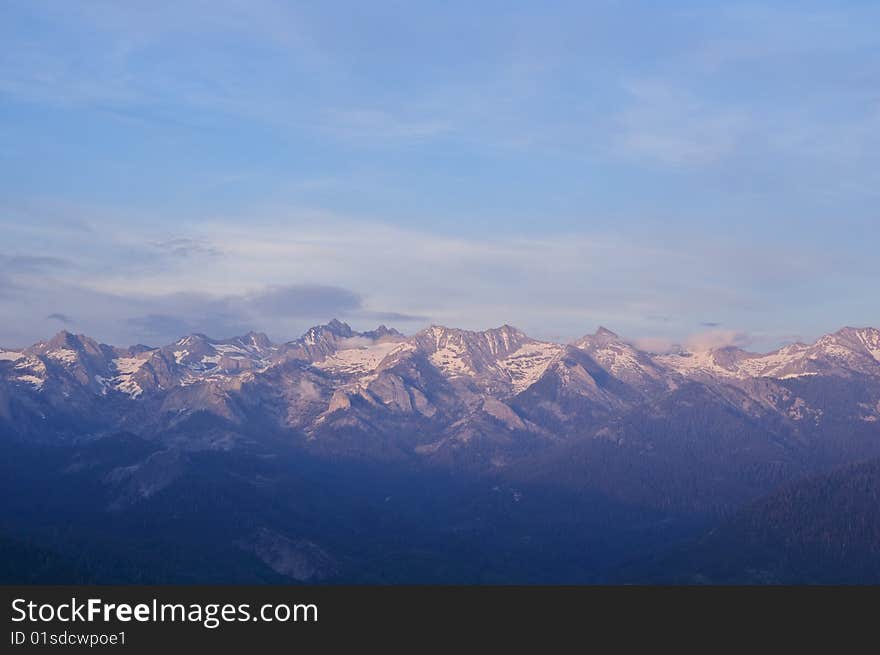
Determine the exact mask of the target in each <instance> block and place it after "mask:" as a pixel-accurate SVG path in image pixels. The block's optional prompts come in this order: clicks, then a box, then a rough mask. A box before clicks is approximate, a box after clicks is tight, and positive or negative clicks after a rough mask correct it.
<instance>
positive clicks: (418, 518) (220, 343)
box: [0, 320, 880, 584]
mask: <svg viewBox="0 0 880 655" xmlns="http://www.w3.org/2000/svg"><path fill="white" fill-rule="evenodd" d="M0 448H2V451H3V452H2V457H0V462H2V464H0V466H2V467H3V471H2V475H0V485H2V488H0V493H2V496H3V498H4V502H3V504H2V507H0V553H2V555H3V556H2V564H0V567H2V568H0V579H2V580H3V581H4V582H50V583H65V582H97V583H116V582H123V583H125V582H134V583H167V582H172V583H188V582H227V583H254V582H256V583H290V582H305V583H392V584H394V583H617V582H627V583H628V582H657V581H660V582H725V583H726V582H737V583H742V582H762V583H766V582H769V583H791V582H794V583H797V582H811V581H822V582H849V581H856V582H880V549H878V547H877V543H878V541H877V539H878V535H880V513H878V511H877V507H878V504H877V501H878V497H880V486H878V483H877V480H878V478H877V475H876V472H877V470H878V464H877V461H880V330H876V329H873V328H863V329H857V328H844V329H842V330H840V331H838V332H835V333H833V334H829V335H826V336H824V337H822V338H820V339H819V340H817V341H816V342H815V343H811V344H803V343H796V344H792V345H788V346H785V347H783V348H781V349H780V350H777V351H775V352H772V353H769V354H756V353H750V352H746V351H744V350H741V349H738V348H734V347H727V348H719V349H710V350H706V351H703V352H687V351H684V350H680V351H676V352H673V353H664V354H654V353H648V352H644V351H642V350H639V349H637V348H636V347H634V346H633V345H631V344H630V343H629V342H627V341H626V340H624V339H621V338H620V337H618V336H617V335H615V334H614V333H613V332H611V331H609V330H607V329H604V328H600V329H599V330H598V331H597V332H595V333H594V334H588V335H586V336H584V337H583V338H581V339H579V340H577V341H575V342H573V343H570V344H558V343H550V342H545V341H540V340H536V339H533V338H530V337H529V336H527V335H525V334H523V333H522V332H520V331H519V330H517V329H515V328H513V327H511V326H508V325H504V326H502V327H499V328H495V329H490V330H486V331H484V332H474V331H467V330H460V329H453V328H446V327H441V326H432V327H429V328H427V329H425V330H422V331H420V332H418V333H416V334H414V335H412V336H404V335H403V334H401V333H400V332H398V331H396V330H394V329H390V328H386V327H384V326H380V327H379V328H377V329H375V330H372V331H369V332H356V331H354V330H352V329H351V328H350V327H349V326H348V325H347V324H345V323H342V322H339V321H337V320H333V321H331V322H329V323H328V324H326V325H321V326H318V327H314V328H312V329H310V330H308V332H306V333H305V334H304V335H303V336H302V337H300V338H298V339H296V340H294V341H290V342H287V343H273V342H272V341H270V339H269V338H267V337H266V336H265V335H263V334H260V333H254V332H251V333H248V334H246V335H244V336H240V337H235V338H231V339H223V340H218V339H212V338H209V337H207V336H205V335H202V334H191V335H189V336H186V337H184V338H181V339H180V340H179V341H177V342H175V343H173V344H170V345H167V346H163V347H147V346H143V345H137V346H132V347H127V348H119V347H114V346H108V345H105V344H102V343H98V342H97V341H95V340H93V339H91V338H89V337H87V336H84V335H75V334H71V333H68V332H61V333H60V334H58V335H56V336H55V337H54V338H52V339H51V340H49V341H45V342H40V343H37V344H35V345H33V346H31V347H29V348H25V349H0ZM875 459H876V461H871V460H875Z"/></svg>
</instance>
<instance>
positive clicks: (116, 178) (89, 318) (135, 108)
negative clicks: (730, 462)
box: [0, 0, 880, 349]
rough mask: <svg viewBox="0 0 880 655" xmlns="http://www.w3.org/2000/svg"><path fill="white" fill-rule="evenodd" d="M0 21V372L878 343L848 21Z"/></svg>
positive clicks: (211, 5) (613, 14)
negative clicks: (438, 344) (155, 356)
mask: <svg viewBox="0 0 880 655" xmlns="http://www.w3.org/2000/svg"><path fill="white" fill-rule="evenodd" d="M3 4H4V8H3V14H4V18H3V20H2V21H0V39H2V42H3V43H4V48H3V49H2V52H0V230H2V234H3V235H4V238H3V239H2V242H0V315H2V316H3V317H4V320H3V321H2V325H0V343H3V344H6V345H10V346H12V345H22V344H26V343H30V342H32V341H34V340H36V339H38V338H42V337H45V336H46V335H48V334H51V333H52V332H54V331H57V330H58V329H60V328H62V327H66V328H67V329H72V330H76V331H81V332H86V333H89V334H92V335H94V336H96V337H99V338H101V339H104V340H106V341H110V342H113V343H132V342H146V343H160V342H163V341H166V340H170V339H173V338H175V337H177V336H179V335H180V333H181V332H186V331H203V332H207V333H209V334H212V335H215V336H228V335H230V334H232V333H234V332H237V331H239V330H244V329H249V328H258V329H263V330H265V331H267V332H268V333H269V334H270V336H272V337H274V338H276V339H282V338H292V337H293V336H296V335H298V334H299V333H301V332H302V331H303V330H304V329H305V328H306V327H307V326H308V325H311V324H313V323H316V322H323V321H325V320H327V319H329V318H331V317H333V316H338V317H340V318H342V319H345V320H348V321H349V322H350V323H351V324H352V325H353V326H355V327H360V328H367V327H369V326H373V325H375V324H376V323H378V322H385V323H389V324H394V325H396V326H397V327H399V328H400V329H402V330H404V331H406V332H412V331H415V330H417V329H419V328H421V327H423V326H425V325H427V324H429V323H434V322H436V323H444V324H450V325H455V326H460V327H469V328H485V327H490V326H494V325H499V324H501V323H505V322H506V323H512V324H514V325H517V326H518V327H521V328H522V329H524V330H526V331H527V332H529V333H532V334H535V335H536V336H540V337H546V338H554V339H560V340H565V339H570V338H574V337H576V336H579V335H581V334H583V333H586V332H590V331H593V330H594V329H595V328H596V327H597V326H598V325H600V324H604V325H607V326H608V327H610V328H612V329H614V330H615V331H617V332H619V333H621V334H623V335H625V336H628V337H631V338H633V339H637V340H641V342H642V343H645V344H651V345H652V346H654V347H656V348H660V347H663V345H664V344H669V343H673V342H680V343H688V342H693V343H697V342H699V343H705V342H707V341H708V342H711V343H737V344H740V345H744V346H749V347H752V348H756V349H767V348H769V347H772V346H774V345H777V344H778V343H781V342H783V341H787V340H790V339H794V338H811V337H813V336H816V335H818V334H820V333H822V332H826V331H830V330H833V329H836V328H838V327H840V326H842V325H845V324H855V325H867V324H873V325H880V304H878V301H877V292H876V285H877V282H876V281H877V279H878V276H880V261H878V260H880V258H878V257H877V227H878V225H880V217H878V210H877V207H878V200H880V36H878V32H877V30H876V26H877V25H878V24H880V5H877V3H872V2H833V3H832V2H824V3H817V2H771V3H735V2H724V3H714V2H675V3H657V2H612V1H608V2H532V3H525V2H481V3H473V2H444V3H419V2H378V1H377V2H371V3H363V2H352V3H347V2H308V3H306V2H302V3H286V2H268V1H253V0H251V1H247V2H245V1H243V0H242V1H231V0H230V1H226V0H212V1H211V2H207V1H205V2H188V1H177V2H173V3H164V2H155V1H154V2H137V1H131V2H125V3H118V2H109V1H108V2H99V1H95V2H69V3H58V2H39V1H35V0H28V1H16V0H6V1H5V2H4V3H3Z"/></svg>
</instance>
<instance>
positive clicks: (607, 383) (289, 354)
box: [0, 319, 880, 465]
mask: <svg viewBox="0 0 880 655" xmlns="http://www.w3.org/2000/svg"><path fill="white" fill-rule="evenodd" d="M853 379H858V380H867V381H870V384H869V385H868V386H871V385H873V384H877V383H880V331H878V330H876V329H874V328H862V329H856V328H844V329H842V330H840V331H838V332H835V333H833V334H829V335H826V336H823V337H821V338H820V339H818V340H817V341H816V342H815V343H813V344H793V345H790V346H785V347H783V348H781V349H779V350H777V351H774V352H772V353H769V354H766V355H760V354H754V353H749V352H746V351H744V350H741V349H739V348H733V347H726V348H716V349H710V350H707V351H704V352H678V353H673V354H661V355H655V354H651V353H648V352H645V351H642V350H639V349H637V348H636V347H635V346H633V345H632V344H630V343H629V342H627V341H626V340H624V339H621V338H620V337H619V336H617V335H616V334H615V333H613V332H611V331H610V330H608V329H606V328H600V329H599V330H597V331H596V332H595V333H594V334H588V335H586V336H584V337H582V338H580V339H578V340H575V341H574V342H573V343H570V344H559V343H552V342H546V341H540V340H537V339H533V338H531V337H529V336H527V335H526V334H524V333H523V332H521V331H520V330H517V329H516V328H514V327H512V326H510V325H503V326H501V327H499V328H493V329H489V330H485V331H470V330H461V329H456V328H448V327H444V326H439V325H434V326H431V327H428V328H426V329H424V330H421V331H419V332H417V333H416V334H414V335H412V336H405V335H403V334H401V333H400V332H398V331H397V330H394V329H391V328H387V327H385V326H380V327H379V328H377V329H376V330H372V331H369V332H357V331H355V330H353V329H352V328H351V327H350V326H349V325H347V324H346V323H343V322H341V321H338V320H335V319H334V320H333V321H330V322H329V323H327V324H325V325H319V326H316V327H313V328H311V329H309V330H308V331H307V332H306V333H305V334H304V335H303V336H301V337H299V338H298V339H295V340H292V341H289V342H286V343H280V344H276V343H273V342H272V341H270V340H269V338H268V337H267V336H266V335H265V334H262V333H258V332H249V333H247V334H245V335H242V336H239V337H233V338H230V339H212V338H209V337H207V336H205V335H203V334H191V335H189V336H186V337H183V338H181V339H179V340H178V341H176V342H174V343H173V344H169V345H166V346H162V347H157V348H151V347H146V346H142V345H138V346H132V347H128V348H118V347H114V346H108V345H105V344H100V343H98V342H96V341H95V340H93V339H91V338H89V337H87V336H85V335H74V334H71V333H69V332H66V331H62V332H60V333H59V334H57V335H56V336H55V337H53V338H52V339H50V340H49V341H45V342H39V343H37V344H35V345H33V346H31V347H30V348H27V349H24V350H21V351H10V350H2V351H0V421H2V420H3V419H4V418H5V419H7V421H9V420H10V419H11V418H13V416H15V417H17V421H16V422H15V424H14V425H11V426H10V428H9V430H10V431H11V432H13V433H16V432H17V433H20V435H21V436H22V437H23V438H26V437H25V435H26V434H27V433H28V432H29V431H31V430H29V427H28V426H30V427H32V428H35V430H32V431H35V432H38V433H40V436H41V438H46V435H45V430H43V427H44V426H43V425H42V423H43V421H44V420H45V419H42V418H40V417H45V416H49V415H50V414H52V413H59V412H60V413H62V414H64V415H67V416H69V415H70V414H71V413H73V414H76V413H77V412H81V413H84V414H88V418H89V420H90V421H97V422H98V423H99V424H103V426H104V429H105V430H106V429H117V428H120V427H125V429H134V430H135V431H138V432H143V431H152V432H161V431H162V430H165V429H167V428H168V427H169V426H172V425H176V424H179V423H180V422H181V421H183V420H184V419H186V417H188V416H192V415H194V414H197V413H206V414H209V415H213V416H216V417H218V418H220V419H223V420H224V421H227V422H228V423H229V424H230V425H233V426H235V425H238V426H243V425H246V424H248V423H249V422H252V421H253V420H254V417H255V416H256V415H259V418H260V421H261V422H262V423H263V424H264V425H265V424H266V423H267V422H268V423H269V424H271V425H273V426H274V428H277V429H279V430H296V431H298V432H300V433H302V434H303V436H304V437H305V438H306V439H307V440H308V441H310V442H312V443H313V444H314V445H315V446H316V447H320V446H321V444H322V436H323V437H324V439H326V438H327V435H328V434H330V435H332V439H330V441H338V440H339V437H340V435H341V434H348V435H349V437H347V438H346V441H348V442H349V443H348V446H351V447H355V448H360V447H361V446H364V445H365V444H366V443H368V442H369V439H365V440H364V439H362V440H361V441H360V442H359V441H358V440H357V438H356V437H355V436H353V435H354V434H355V433H358V432H360V433H363V434H367V435H371V437H372V438H379V437H381V438H383V439H384V438H386V437H388V438H390V436H391V435H392V434H402V433H406V434H409V435H410V437H409V439H408V441H406V442H399V443H397V444H396V446H395V448H397V449H403V450H404V451H406V452H408V453H412V454H417V455H418V456H420V457H428V458H430V457H433V456H438V455H439V454H442V453H446V454H450V453H451V452H461V451H464V450H472V451H474V452H473V453H472V455H473V456H474V457H477V459H479V460H481V461H483V463H484V464H487V465H491V462H492V461H495V463H496V465H501V464H502V462H504V461H506V460H507V459H509V458H508V457H507V454H508V453H507V452H505V451H506V450H508V449H506V448H505V446H504V443H509V445H511V446H512V447H513V449H514V450H515V449H516V448H515V445H516V444H518V445H520V446H523V445H525V443H526V442H529V441H531V442H534V443H532V444H531V445H529V446H528V447H529V448H531V447H533V446H540V445H541V444H547V443H550V442H554V441H560V440H563V441H564V440H566V439H571V438H574V437H583V436H591V435H592V436H596V435H602V434H604V435H606V437H607V436H608V435H609V434H614V433H615V431H617V430H619V426H620V424H621V422H625V418H626V417H628V416H632V415H633V413H634V412H645V411H655V412H656V411H659V410H658V409H657V408H658V407H659V406H660V404H662V403H664V402H669V400H670V399H673V398H675V397H676V396H677V395H680V394H682V393H683V390H686V389H691V390H693V389H698V388H700V389H704V390H706V392H711V394H712V397H713V398H714V400H713V402H719V403H722V404H723V405H724V406H726V407H727V408H728V409H730V410H731V411H734V412H736V413H737V414H741V415H742V416H744V417H745V418H747V419H748V420H751V421H762V422H764V423H765V424H766V425H768V426H770V425H772V429H773V430H781V431H782V432H787V433H790V434H795V435H797V434H804V433H811V432H816V429H817V428H821V427H822V425H823V423H824V422H826V421H828V420H830V419H831V418H832V417H833V418H834V420H841V419H844V420H847V421H851V422H852V423H853V425H861V426H868V425H869V424H871V425H870V427H876V426H878V425H880V404H878V402H877V401H878V400H880V399H877V400H875V399H874V398H873V397H871V396H870V395H869V396H868V397H866V398H865V399H861V400H858V401H857V400H856V399H855V398H848V399H846V401H845V402H844V403H843V404H838V405H835V407H833V408H831V407H828V406H826V403H825V401H824V400H823V399H822V398H821V397H817V398H815V399H812V398H811V397H810V394H809V393H801V392H800V388H801V387H803V386H804V384H807V381H810V380H812V382H813V386H816V385H818V384H822V385H831V386H832V387H840V386H841V385H844V384H845V383H846V381H847V380H853ZM809 386H810V385H809V384H807V387H806V388H809ZM652 407H653V408H654V409H653V410H651V408H652ZM139 412H142V413H143V415H141V414H139ZM840 412H843V413H844V414H845V416H838V415H837V414H838V413H840ZM132 416H138V417H139V418H138V419H137V420H139V421H142V423H141V425H140V426H135V425H133V424H132V421H133V420H135V419H133V418H132ZM62 432H63V431H62ZM98 432H100V430H98ZM382 435H384V436H382ZM59 436H63V435H59ZM77 436H78V437H79V438H82V436H83V434H82V433H81V432H80V433H79V434H78V435H77ZM227 436H228V435H227ZM798 438H799V437H798ZM224 439H225V441H226V442H228V441H229V439H228V438H224Z"/></svg>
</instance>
